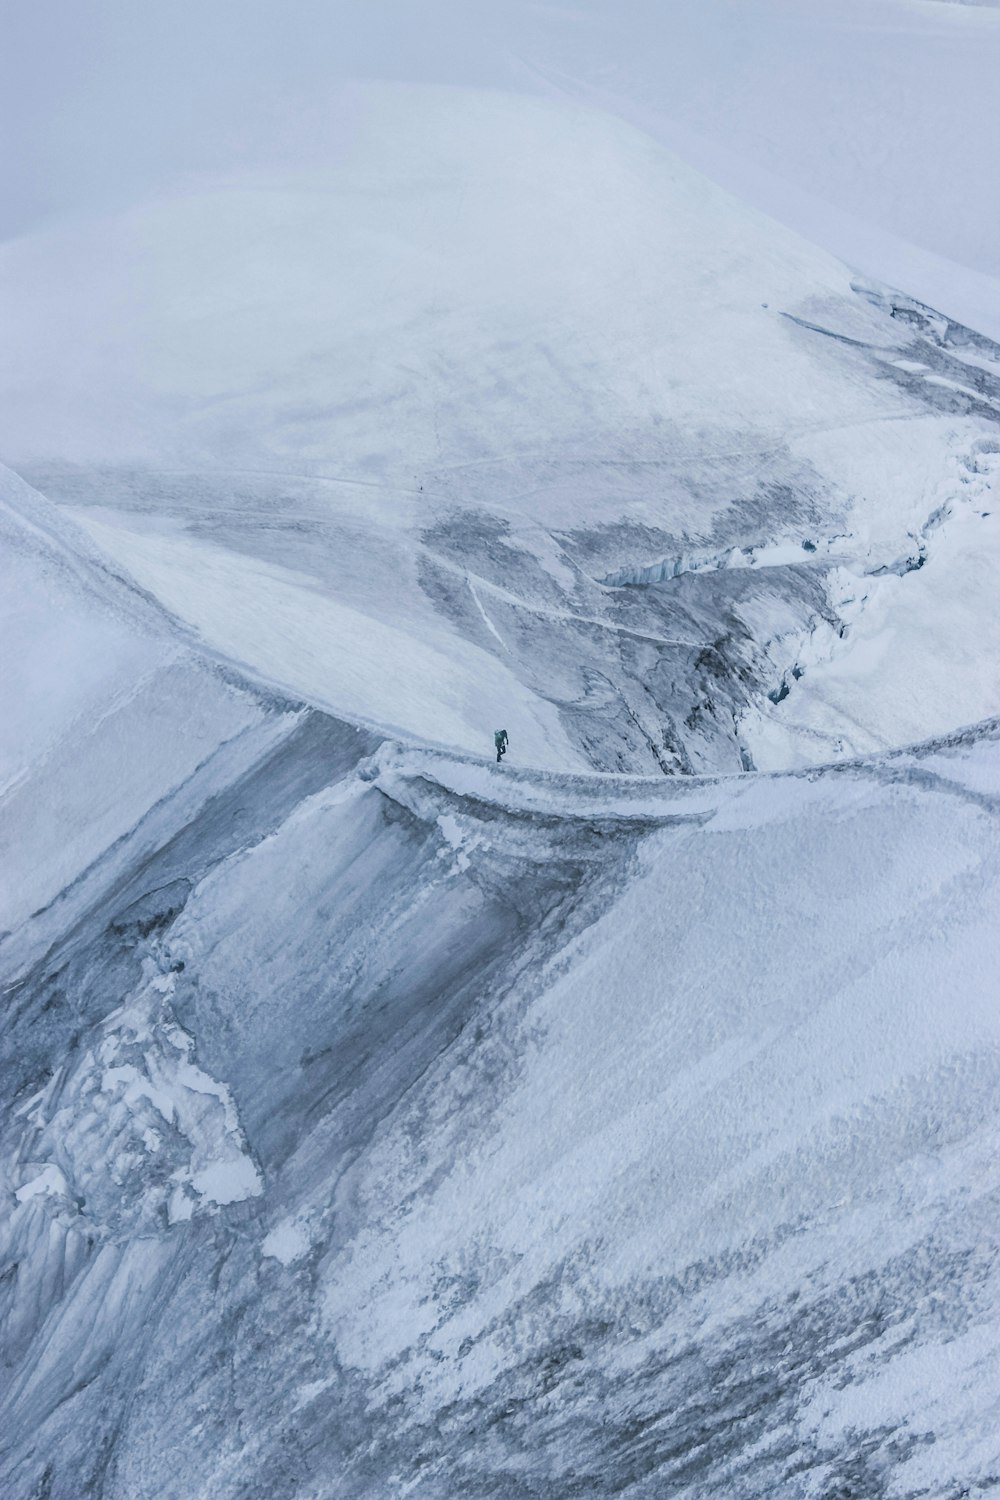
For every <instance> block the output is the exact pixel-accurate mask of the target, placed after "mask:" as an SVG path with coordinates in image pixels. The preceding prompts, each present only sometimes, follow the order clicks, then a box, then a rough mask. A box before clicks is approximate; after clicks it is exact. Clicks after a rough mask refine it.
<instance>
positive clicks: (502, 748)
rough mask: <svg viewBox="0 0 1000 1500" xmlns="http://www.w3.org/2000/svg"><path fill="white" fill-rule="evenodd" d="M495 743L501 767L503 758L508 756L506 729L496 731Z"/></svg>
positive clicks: (494, 732) (494, 733)
mask: <svg viewBox="0 0 1000 1500" xmlns="http://www.w3.org/2000/svg"><path fill="white" fill-rule="evenodd" d="M493 743H494V745H496V747H497V765H499V764H500V759H501V757H502V756H504V755H506V754H507V731H506V729H495V730H494V731H493Z"/></svg>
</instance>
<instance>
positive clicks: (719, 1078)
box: [0, 712, 1000, 1500]
mask: <svg viewBox="0 0 1000 1500" xmlns="http://www.w3.org/2000/svg"><path fill="white" fill-rule="evenodd" d="M997 752H998V739H997V728H996V726H995V725H993V726H986V727H985V728H984V729H983V730H981V731H979V732H976V733H969V734H966V735H965V736H959V737H956V738H955V739H953V740H951V741H948V742H946V743H942V744H939V745H931V746H928V747H925V748H924V749H923V750H921V751H919V752H916V753H910V754H898V755H894V756H889V757H883V758H881V759H876V760H873V761H871V762H868V763H856V764H847V765H843V766H841V767H838V768H831V769H827V770H826V771H823V772H810V773H798V774H795V775H783V776H777V777H734V778H729V779H722V780H700V781H699V780H696V781H691V780H688V779H685V778H680V779H676V778H674V779H669V778H660V779H659V780H658V781H654V780H642V779H631V780H630V779H627V778H626V779H617V778H609V777H572V776H571V777H566V776H554V775H548V776H546V775H543V774H541V773H537V772H536V773H531V774H529V773H517V772H511V770H510V769H509V768H506V767H505V768H504V769H503V770H502V771H499V770H495V769H494V768H490V767H489V766H487V765H484V764H483V763H482V762H477V761H470V760H461V759H456V758H455V757H453V756H447V755H443V754H440V753H437V754H435V753H431V752H418V751H413V750H401V749H399V748H396V747H393V746H392V745H389V744H386V745H383V746H382V747H377V746H376V744H375V742H374V741H372V740H370V739H369V740H368V741H365V740H364V739H362V738H359V737H358V736H357V735H356V734H355V733H354V731H352V730H350V729H348V728H346V727H344V726H338V725H337V724H336V722H335V721H333V720H330V719H327V718H324V717H323V716H321V715H318V714H316V713H315V712H312V713H306V714H304V715H302V716H301V717H300V718H298V719H297V720H296V721H295V722H294V723H291V722H286V723H285V726H284V730H283V733H282V735H281V737H280V738H279V739H276V740H275V741H273V742H272V743H271V744H270V745H268V746H266V747H262V749H261V753H260V755H259V756H258V758H257V759H256V760H255V761H253V762H252V763H251V764H250V765H248V766H243V767H239V768H237V769H235V770H234V771H233V773H232V775H231V777H230V779H229V780H228V781H227V782H226V783H225V784H222V785H218V784H216V786H215V787H214V788H213V791H214V795H213V796H212V797H211V799H209V800H208V801H207V802H206V803H205V804H204V805H203V806H202V807H201V808H200V810H198V811H192V809H191V807H190V804H189V802H188V801H187V800H186V796H185V789H184V788H180V789H179V790H178V791H177V792H175V793H173V794H171V795H170V796H168V797H167V799H166V801H165V802H164V803H163V804H162V805H161V806H160V807H159V808H158V810H157V814H156V815H157V817H158V818H159V820H160V825H161V827H162V828H163V829H164V830H165V832H164V834H163V835H162V837H161V841H160V842H159V843H156V844H155V845H154V844H152V843H151V840H150V838H149V837H148V832H149V829H148V825H147V826H146V827H145V828H144V827H143V825H141V824H140V825H139V826H137V828H136V829H135V830H134V831H133V832H132V833H131V834H130V835H128V836H127V837H126V838H125V840H124V841H123V843H121V844H119V845H117V846H115V847H114V848H113V849H111V850H110V851H109V854H108V856H107V857H106V858H105V859H104V860H102V861H99V862H98V864H97V865H95V866H94V867H93V868H92V869H91V871H90V872H89V874H88V878H87V882H86V891H85V897H86V899H85V900H81V901H78V902H77V903H76V906H75V908H74V910H73V920H72V922H71V923H69V922H67V924H66V926H65V930H64V933H63V934H62V935H61V936H60V937H59V938H58V939H57V940H56V941H55V943H54V944H53V946H52V947H51V948H50V950H49V951H48V952H47V953H46V954H45V955H44V957H42V958H41V959H40V960H38V961H36V962H35V963H34V964H33V965H31V966H29V967H28V968H27V969H26V970H25V971H24V972H22V974H21V976H20V979H19V980H18V982H17V983H16V985H15V986H14V987H13V989H12V990H10V991H9V992H8V996H7V1001H6V1010H5V1016H6V1019H5V1056H6V1060H5V1064H4V1077H5V1080H7V1081H8V1089H9V1091H10V1095H11V1097H12V1098H13V1099H14V1100H16V1108H15V1109H14V1110H13V1111H12V1112H11V1113H9V1114H8V1115H7V1117H6V1119H5V1121H4V1125H3V1136H2V1152H3V1174H4V1188H5V1203H6V1209H5V1215H4V1219H3V1230H2V1232H3V1236H4V1246H3V1263H4V1265H5V1266H6V1267H7V1268H8V1270H7V1274H6V1276H5V1278H4V1280H3V1282H2V1286H0V1299H2V1300H0V1308H2V1313H0V1318H2V1322H0V1328H2V1340H0V1343H2V1347H3V1350H4V1360H5V1366H6V1379H5V1381H4V1396H3V1402H4V1415H3V1421H2V1423H0V1431H2V1432H3V1434H4V1439H3V1445H2V1458H0V1465H2V1467H0V1473H2V1475H3V1489H4V1493H5V1494H8V1495H11V1496H14V1497H22V1496H23V1497H27V1496H29V1495H36V1494H38V1493H45V1494H47V1495H49V1496H51V1497H52V1500H63V1497H66V1500H69V1497H70V1496H73V1497H76V1496H78V1495H79V1494H81V1493H95V1494H100V1495H101V1496H103V1497H105V1500H126V1497H127V1500H153V1497H157V1500H159V1497H163V1496H167V1495H170V1496H184V1497H185V1500H195V1497H201V1496H204V1497H206V1500H207V1497H209V1496H211V1497H212V1500H224V1497H227V1496H232V1497H234V1500H235V1497H236V1496H245V1495H248V1494H252V1495H260V1496H265V1495H268V1496H270V1495H279V1494H280V1495H281V1496H282V1497H283V1500H296V1497H302V1500H305V1497H307V1496H310V1497H312V1496H315V1495H318V1494H323V1495H336V1496H338V1497H339V1496H352V1495H356V1496H359V1497H360V1496H365V1497H368V1496H371V1495H373V1494H380V1495H397V1494H398V1495H402V1494H407V1495H416V1496H428V1497H434V1500H438V1497H453V1496H459V1495H461V1496H463V1497H477V1496H487V1495H504V1496H511V1495H525V1496H527V1495H529V1494H530V1495H534V1496H538V1495H543V1496H553V1497H555V1496H559V1497H562V1496H568V1495H570V1494H574V1495H593V1496H603V1495H607V1494H609V1493H620V1494H629V1495H636V1496H640V1495H641V1496H646V1495H648V1496H654V1495H655V1496H657V1497H662V1496H666V1495H695V1494H697V1495H703V1494H709V1493H710V1494H712V1495H719V1496H732V1497H738V1500H748V1497H751V1496H761V1497H763V1496H773V1495H775V1494H782V1495H788V1496H803V1497H805V1496H814V1495H830V1494H835V1493H842V1494H853V1495H858V1496H862V1495H863V1496H864V1497H865V1500H870V1497H871V1500H874V1497H877V1496H882V1495H885V1496H916V1495H918V1494H919V1495H922V1496H923V1495H932V1496H940V1497H944V1496H946V1495H952V1494H954V1493H955V1491H956V1487H957V1486H958V1487H964V1488H965V1489H966V1492H967V1493H969V1494H970V1495H983V1496H985V1495H987V1494H988V1493H990V1488H991V1486H995V1483H996V1458H997V1449H996V1431H997V1416H998V1409H1000V1386H998V1384H997V1370H998V1365H997V1361H996V1358H995V1353H996V1347H997V1338H998V1333H1000V1328H998V1322H1000V1280H998V1270H997V1266H998V1262H997V1253H996V1244H995V1233H994V1230H995V1226H996V1222H997V1211H998V1203H997V1192H998V1180H997V1171H996V1158H997V1145H998V1123H1000V1122H998V1119H997V1102H996V1101H997V1097H998V1093H997V1084H998V1077H997V1067H998V1057H1000V1049H998V1042H1000V1034H998V1016H997V1009H996V988H995V986H996V979H995V976H996V964H997V939H996V921H995V907H996V901H997V896H998V882H1000V844H998V840H997V809H998V805H1000V804H998V794H1000V764H998V759H997ZM324 756H325V758H326V775H325V776H323V775H322V774H321V773H320V769H319V768H320V766H321V764H322V760H323V757H324ZM2 951H3V950H2V949H0V953H2Z"/></svg>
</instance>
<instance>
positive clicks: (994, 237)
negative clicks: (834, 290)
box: [0, 0, 1000, 304]
mask: <svg viewBox="0 0 1000 1500" xmlns="http://www.w3.org/2000/svg"><path fill="white" fill-rule="evenodd" d="M0 18H2V38H3V45H2V48H0V151H2V153H3V156H2V161H0V237H9V236H12V235H20V234H24V233H26V232H30V231H31V230H32V229H34V228H37V227H41V226H43V225H46V224H49V223H52V222H53V221H56V222H57V221H58V220H59V219H61V218H62V217H64V216H66V215H78V214H80V213H88V212H91V211H103V210H105V209H112V208H116V207H120V206H122V205H124V204H127V203H129V202H132V201H135V200H137V199H139V198H142V197H144V196H148V195H150V194H152V193H156V192H160V191H162V190H164V189H165V188H169V187H171V186H173V185H174V184H175V183H176V182H177V181H178V179H181V180H183V179H185V178H187V177H190V176H191V175H192V174H199V173H202V172H206V171H208V172H213V173H218V172H228V171H232V170H238V169H239V168H240V167H241V166H243V165H251V164H254V165H256V164H260V163H262V162H264V163H273V162H284V163H290V164H295V163H296V162H297V161H299V160H308V159H309V158H310V157H311V156H312V155H313V154H314V152H315V151H316V149H317V144H318V142H317V140H316V138H315V137H316V129H315V125H316V120H317V118H318V117H320V116H321V115H322V114H323V110H324V105H325V102H326V101H328V100H329V99H330V97H331V96H332V95H333V94H334V93H335V92H336V88H337V85H338V82H339V81H340V80H343V79H347V78H358V77H362V78H381V79H385V78H390V79H406V80H415V81H426V82H434V83H441V82H455V83H461V84H472V85H480V84H482V85H489V86H494V87H501V88H514V89H540V90H542V91H543V92H546V93H548V94H550V95H552V94H558V93H559V92H560V91H564V92H566V93H569V94H571V95H572V96H573V97H575V98H576V99H577V100H580V99H583V100H585V101H588V102H591V103H594V104H597V105H598V106H600V107H605V108H611V109H613V110H616V111H617V112H620V113H623V114H625V115H626V117H628V118H630V119H632V120H633V122H634V123H638V124H640V125H641V126H642V127H643V128H646V129H649V130H650V132H651V133H653V134H654V135H656V136H657V137H658V138H659V139H661V140H663V141H665V142H666V143H667V144H669V145H671V146H672V147H673V148H674V149H677V150H679V151H680V152H681V154H682V155H686V156H687V157H688V159H690V160H691V161H692V162H693V164H695V165H697V166H699V167H700V168H701V169H702V170H705V171H707V172H708V173H709V175H713V176H715V177H716V178H717V179H718V180H720V181H722V182H723V183H724V185H725V186H727V187H729V188H730V189H731V190H733V191H736V192H737V193H739V194H741V195H742V196H746V197H747V198H749V199H751V201H754V202H756V203H758V205H759V206H761V207H764V208H765V210H766V211H768V212H770V213H772V214H774V215H775V216H776V217H779V218H783V219H784V220H785V221H786V222H788V223H790V224H791V225H792V227H794V228H796V229H798V230H800V232H803V233H806V234H807V235H808V236H809V237H811V238H814V239H819V240H820V241H822V242H824V243H825V244H827V246H828V248H830V249H832V250H833V251H834V252H835V253H837V254H839V255H841V256H843V257H844V258H846V259H848V260H853V261H854V262H856V263H858V264H861V263H862V262H863V259H864V257H865V254H866V248H867V247H866V241H865V238H864V235H863V234H862V233H860V231H861V230H865V229H867V230H871V231H873V232H875V233H876V234H882V235H891V236H895V237H896V238H897V239H898V240H900V241H902V242H904V243H905V244H906V245H912V246H916V247H918V248H919V249H920V251H921V252H929V253H932V254H933V255H936V256H938V257H942V256H943V257H947V258H948V259H949V260H950V261H952V262H956V263H957V264H958V265H960V266H962V267H965V268H971V269H972V272H973V273H974V274H979V275H982V274H983V273H986V274H987V275H989V276H990V277H996V276H1000V166H998V163H1000V109H998V108H997V80H998V78H1000V10H998V9H997V8H996V7H995V6H994V5H992V4H979V5H963V4H957V3H947V0H572V3H568V4H543V3H532V0H162V3H155V4H154V3H148V0H0ZM786 190H787V191H786ZM838 216H839V217H838ZM869 258H870V259H871V260H872V261H873V262H879V260H880V257H879V252H878V247H877V246H876V245H874V242H872V248H871V250H870V252H869ZM897 261H898V262H899V269H900V271H901V273H902V275H903V277H905V276H906V275H907V274H908V262H907V261H906V258H905V256H903V257H902V258H900V257H899V256H896V257H895V258H894V255H893V254H892V253H891V252H890V251H886V252H885V253H884V254H883V255H882V257H881V262H880V263H879V264H872V265H871V266H870V267H868V268H867V269H871V270H872V271H873V272H875V273H876V274H882V275H884V276H886V278H887V279H891V278H892V273H893V270H894V268H895V265H896V262H897ZM928 264H929V263H928ZM932 269H933V268H932ZM920 274H921V270H920V266H919V265H918V264H917V263H916V262H914V269H913V271H912V279H915V280H918V281H919V280H920ZM897 279H898V278H897ZM939 282H942V284H944V285H945V286H946V285H947V278H946V276H945V277H944V278H942V277H941V276H938V277H937V278H936V279H935V277H934V275H931V276H930V279H929V282H928V285H929V287H930V290H931V291H932V292H933V291H935V290H936V287H937V284H938V283H939ZM915 289H916V290H917V291H918V292H919V290H920V288H919V287H918V288H915ZM976 290H977V295H978V297H979V301H980V304H981V303H982V300H983V297H984V296H985V297H986V298H987V299H988V298H989V297H990V295H991V294H990V289H989V288H988V287H987V288H986V291H985V293H984V291H983V288H982V286H978V288H977V289H976Z"/></svg>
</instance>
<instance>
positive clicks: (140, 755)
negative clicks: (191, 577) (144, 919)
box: [0, 471, 270, 945]
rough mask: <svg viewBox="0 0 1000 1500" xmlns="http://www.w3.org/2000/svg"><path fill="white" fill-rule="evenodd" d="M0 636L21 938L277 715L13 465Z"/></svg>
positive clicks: (2, 820) (0, 750)
mask: <svg viewBox="0 0 1000 1500" xmlns="http://www.w3.org/2000/svg"><path fill="white" fill-rule="evenodd" d="M0 636H2V641H3V646H2V652H0V698H2V702H3V714H2V718H0V864H2V867H3V870H4V874H5V879H4V881H3V885H2V896H0V932H2V933H3V934H4V938H5V940H7V941H9V942H10V943H12V944H14V945H16V944H18V943H19V942H20V941H21V940H22V938H23V936H24V933H25V931H26V929H25V927H24V925H23V924H25V922H26V919H28V918H32V920H33V921H34V920H36V919H35V918H34V917H33V914H37V921H38V923H39V924H40V925H41V926H42V927H44V926H45V921H46V917H45V908H47V907H48V905H49V903H51V902H52V901H53V899H54V898H56V897H58V896H59V895H60V893H61V892H63V891H64V890H66V889H72V887H73V885H74V882H75V881H76V880H77V879H78V877H80V876H81V875H82V874H83V872H84V871H85V870H86V869H87V867H88V866H89V865H90V864H91V863H92V861H93V860H95V859H97V858H98V857H99V856H102V855H104V854H105V853H106V851H107V850H108V849H109V847H110V846H113V845H114V843H115V841H116V840H117V839H119V838H120V837H121V836H122V835H125V834H127V833H129V832H130V830H131V829H132V828H133V827H134V825H135V824H136V823H137V821H138V820H139V819H141V818H143V817H144V816H145V815H146V814H147V813H148V812H149V810H150V809H151V808H152V807H154V806H155V805H156V804H157V803H158V802H159V801H160V800H161V799H162V798H164V797H166V796H168V795H169V794H171V793H174V792H176V791H177V789H178V788H180V787H181V786H182V785H188V786H194V785H195V784H196V783H197V782H198V780H199V778H202V780H203V781H204V782H205V786H208V785H210V777H209V778H208V779H207V780H205V773H206V768H207V766H208V765H209V764H210V763H211V762H212V761H213V759H214V758H216V757H221V759H222V761H223V762H224V764H225V765H226V768H227V769H226V772H225V773H224V774H229V775H231V774H232V770H233V768H234V767H236V766H238V765H239V764H240V763H241V761H245V759H246V757H247V755H250V756H253V755H256V754H259V753H260V745H261V743H262V742H263V741H264V740H266V739H267V737H268V735H269V733H270V731H269V730H268V729H267V727H266V721H267V720H268V717H269V713H270V710H269V709H268V707H267V706H266V704H264V703H263V702H262V701H261V700H259V699H258V698H256V697H255V696H254V695H253V693H252V692H250V691H248V690H247V688H246V687H245V686H241V685H240V684H239V683H238V682H237V681H236V679H235V678H234V677H233V676H232V674H231V673H228V672H227V671H226V670H225V669H223V668H222V667H215V668H213V666H212V665H211V664H210V663H208V662H206V660H205V658H204V654H203V653H200V652H199V653H196V652H195V651H193V650H192V648H191V646H190V645H189V644H188V643H187V642H185V641H184V640H183V638H181V637H180V636H179V635H178V632H177V631H176V629H175V628H174V627H172V625H171V623H170V622H169V620H168V619H167V618H166V617H165V616H164V615H163V612H162V610H160V609H159V608H158V607H157V606H156V605H155V604H154V603H152V602H151V601H149V600H148V599H144V598H143V597H142V596H141V595H139V594H138V593H137V592H136V590H135V589H134V588H133V587H131V586H130V585H129V584H127V583H125V582H124V581H123V580H122V579H120V578H119V577H117V576H116V575H115V574H114V573H113V572H112V571H110V570H109V567H108V565H107V560H106V559H104V558H102V557H101V556H100V554H99V553H97V551H96V549H95V548H94V547H93V546H92V545H91V544H90V543H89V542H88V540H87V537H86V536H85V535H84V533H83V532H81V531H80V530H79V529H78V528H77V527H75V526H74V525H73V524H72V523H71V522H69V521H67V520H66V518H65V517H64V516H62V515H61V514H60V513H59V512H58V511H56V510H55V509H54V508H53V507H52V506H51V505H49V504H47V502H46V501H45V500H44V499H43V498H42V497H41V496H40V495H37V494H36V493H34V492H33V491H32V490H31V489H30V488H29V487H28V486H27V485H25V484H24V483H23V482H22V481H21V480H19V479H18V478H17V476H16V475H14V474H12V473H10V472H9V471H0ZM249 747H254V748H252V749H251V748H249ZM205 795H207V792H206V790H205V787H204V786H203V789H202V792H201V796H202V797H204V796H205ZM195 806H197V802H196V801H193V802H192V803H191V804H190V808H193V807H195ZM189 810H190V809H189ZM160 832H161V833H162V829H161V830H160ZM28 926H29V927H30V926H31V923H29V924H28ZM15 933H16V934H17V935H16V936H14V935H13V934H15Z"/></svg>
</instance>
